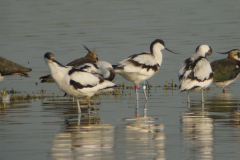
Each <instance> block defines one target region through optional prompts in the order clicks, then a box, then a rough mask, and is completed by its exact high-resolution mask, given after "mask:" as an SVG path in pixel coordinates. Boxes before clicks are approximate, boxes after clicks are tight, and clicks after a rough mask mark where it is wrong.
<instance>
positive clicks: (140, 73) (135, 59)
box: [113, 39, 174, 101]
mask: <svg viewBox="0 0 240 160" xmlns="http://www.w3.org/2000/svg"><path fill="white" fill-rule="evenodd" d="M163 49H166V50H168V51H169V52H172V51H171V50H169V49H167V48H166V47H165V44H164V42H163V40H161V39H156V40H154V41H153V42H152V43H151V45H150V53H148V52H143V53H140V54H134V55H131V56H129V57H127V58H126V59H124V60H122V61H120V62H119V64H118V65H113V68H114V70H115V73H118V74H120V75H121V76H122V77H124V78H125V79H126V80H128V81H131V82H133V83H134V84H135V86H134V88H135V92H136V97H137V101H138V86H139V84H140V83H142V82H144V81H145V80H147V79H149V78H150V77H152V76H153V75H154V74H155V73H156V72H157V71H158V69H159V68H160V66H161V64H162V52H161V50H163ZM172 53H174V52H172ZM143 91H144V95H145V98H146V100H147V95H146V85H145V83H143Z"/></svg>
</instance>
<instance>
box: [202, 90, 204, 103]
mask: <svg viewBox="0 0 240 160" xmlns="http://www.w3.org/2000/svg"><path fill="white" fill-rule="evenodd" d="M202 103H204V97H203V89H202Z"/></svg>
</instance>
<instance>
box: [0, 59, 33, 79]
mask: <svg viewBox="0 0 240 160" xmlns="http://www.w3.org/2000/svg"><path fill="white" fill-rule="evenodd" d="M30 71H32V69H31V68H26V67H23V66H21V65H19V64H17V63H14V62H12V61H10V60H7V59H6V58H3V57H0V81H2V80H3V78H4V77H5V76H11V75H20V76H24V77H28V75H27V74H26V72H30Z"/></svg>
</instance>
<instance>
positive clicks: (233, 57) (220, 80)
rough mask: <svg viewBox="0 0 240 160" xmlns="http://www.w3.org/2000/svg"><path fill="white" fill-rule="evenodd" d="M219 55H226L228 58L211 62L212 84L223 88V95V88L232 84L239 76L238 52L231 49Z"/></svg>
mask: <svg viewBox="0 0 240 160" xmlns="http://www.w3.org/2000/svg"><path fill="white" fill-rule="evenodd" d="M218 53H219V52H218ZM221 54H228V57H227V58H225V59H220V60H216V61H213V62H212V63H211V66H212V70H213V73H214V74H213V83H214V84H215V85H217V86H219V87H221V88H223V93H225V87H226V86H228V85H229V84H231V83H233V82H234V81H235V80H236V79H237V77H238V76H239V73H240V61H239V60H240V50H239V49H232V50H230V51H228V52H223V53H221Z"/></svg>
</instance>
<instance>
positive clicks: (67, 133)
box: [51, 110, 114, 160]
mask: <svg viewBox="0 0 240 160" xmlns="http://www.w3.org/2000/svg"><path fill="white" fill-rule="evenodd" d="M82 112H84V110H82ZM87 112H88V114H83V115H85V116H83V115H82V117H78V119H79V120H80V122H79V121H78V123H76V121H72V119H74V117H72V116H76V114H70V115H69V118H68V119H67V120H66V121H65V122H66V128H65V129H64V130H63V131H61V132H60V133H58V134H56V135H55V140H54V141H53V145H52V149H51V156H52V158H53V159H56V160H58V159H80V158H81V159H89V160H91V159H113V147H114V127H113V126H111V125H109V124H100V118H99V117H97V116H96V114H93V113H91V116H90V112H89V110H87Z"/></svg>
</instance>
